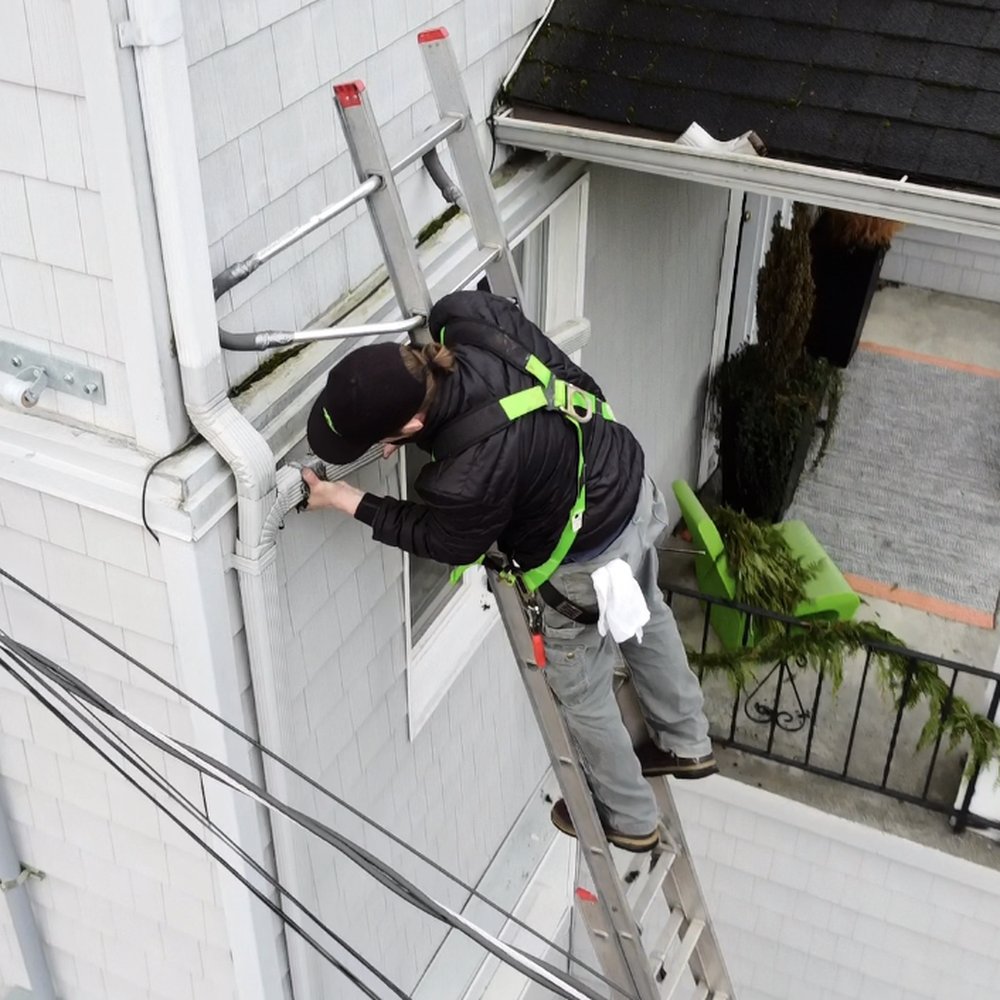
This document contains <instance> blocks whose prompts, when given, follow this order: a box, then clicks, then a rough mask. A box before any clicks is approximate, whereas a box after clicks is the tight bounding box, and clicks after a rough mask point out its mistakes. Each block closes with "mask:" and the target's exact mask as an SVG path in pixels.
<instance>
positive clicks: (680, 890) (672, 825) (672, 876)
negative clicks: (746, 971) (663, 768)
mask: <svg viewBox="0 0 1000 1000" xmlns="http://www.w3.org/2000/svg"><path fill="white" fill-rule="evenodd" d="M651 785H652V788H653V794H654V795H655V796H656V801H657V805H658V806H659V808H660V815H661V816H662V817H663V822H664V824H665V825H666V828H667V831H668V832H669V834H670V837H671V840H673V841H674V844H675V845H676V847H677V857H676V858H675V859H674V863H673V864H672V865H671V866H670V871H669V873H668V874H667V877H666V879H665V880H664V883H663V890H664V895H665V897H666V899H667V903H668V905H669V906H670V907H671V908H674V907H679V908H680V909H681V910H682V911H683V913H684V914H685V916H686V918H687V920H688V921H700V922H701V923H702V924H703V925H704V926H703V928H702V931H701V933H700V935H699V936H698V938H697V941H696V943H695V946H694V948H693V950H692V952H691V959H690V965H691V970H692V971H693V972H694V975H695V978H696V979H697V980H698V981H699V982H705V983H710V984H711V985H712V988H713V990H714V991H715V992H716V993H724V994H726V995H728V996H729V997H733V996H734V991H733V984H732V981H731V979H730V977H729V971H728V969H727V968H726V964H725V962H724V961H723V959H722V949H721V948H720V947H719V940H718V937H717V935H716V933H715V929H714V927H713V926H712V920H711V917H710V915H709V913H708V907H707V906H706V904H705V895H704V892H703V890H702V888H701V884H700V883H699V881H698V874H697V872H696V871H695V868H694V864H693V863H692V861H691V851H690V849H689V848H688V844H687V839H686V838H685V836H684V829H683V827H682V825H681V821H680V813H678V811H677V804H676V802H675V801H674V796H673V792H671V790H670V785H669V782H668V780H667V779H666V778H656V779H654V780H653V781H652V782H651Z"/></svg>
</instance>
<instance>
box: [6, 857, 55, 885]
mask: <svg viewBox="0 0 1000 1000" xmlns="http://www.w3.org/2000/svg"><path fill="white" fill-rule="evenodd" d="M29 878H37V879H39V880H41V879H43V878H45V872H43V871H42V870H41V869H40V868H35V867H34V866H32V865H27V864H25V863H24V862H23V861H22V862H21V871H20V872H19V873H18V874H17V875H15V876H14V878H8V879H4V880H3V881H2V882H0V892H10V891H11V890H12V889H17V888H18V887H19V886H22V885H24V883H25V882H27V881H28V879H29Z"/></svg>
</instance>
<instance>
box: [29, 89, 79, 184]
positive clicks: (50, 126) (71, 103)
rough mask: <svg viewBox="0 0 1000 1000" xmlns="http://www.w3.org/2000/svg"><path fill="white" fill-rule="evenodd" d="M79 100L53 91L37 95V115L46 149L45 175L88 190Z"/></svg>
mask: <svg viewBox="0 0 1000 1000" xmlns="http://www.w3.org/2000/svg"><path fill="white" fill-rule="evenodd" d="M81 103H82V102H81V101H80V99H79V98H77V97H73V96H71V95H69V94H59V93H54V92H52V91H46V90H39V91H38V112H39V118H40V121H41V128H42V144H43V146H44V148H45V172H46V176H47V177H48V179H49V180H50V181H54V182H56V183H58V184H69V185H72V186H73V187H77V188H82V187H85V186H86V176H85V173H84V168H83V144H82V142H81V139H80V116H79V113H78V110H77V105H78V104H81Z"/></svg>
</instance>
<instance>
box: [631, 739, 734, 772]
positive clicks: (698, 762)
mask: <svg viewBox="0 0 1000 1000" xmlns="http://www.w3.org/2000/svg"><path fill="white" fill-rule="evenodd" d="M635 753H636V756H637V757H638V758H639V763H640V764H641V765H642V773H643V774H644V775H645V776H646V777H647V778H661V777H663V776H664V775H668V774H669V775H673V777H675V778H706V777H708V775H710V774H718V773H719V765H718V764H717V763H716V762H715V755H714V754H712V753H707V754H705V756H704V757H678V756H677V754H675V753H674V752H673V751H672V750H661V749H660V748H659V747H658V746H656V744H655V743H646V744H644V745H643V746H641V747H639V748H638V749H637V750H636V752H635Z"/></svg>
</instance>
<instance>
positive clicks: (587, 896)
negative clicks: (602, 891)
mask: <svg viewBox="0 0 1000 1000" xmlns="http://www.w3.org/2000/svg"><path fill="white" fill-rule="evenodd" d="M576 898H577V899H582V900H583V901H584V902H585V903H596V902H597V897H596V896H595V895H594V894H593V893H592V892H591V891H590V890H589V889H583V888H578V889H577V890H576Z"/></svg>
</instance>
